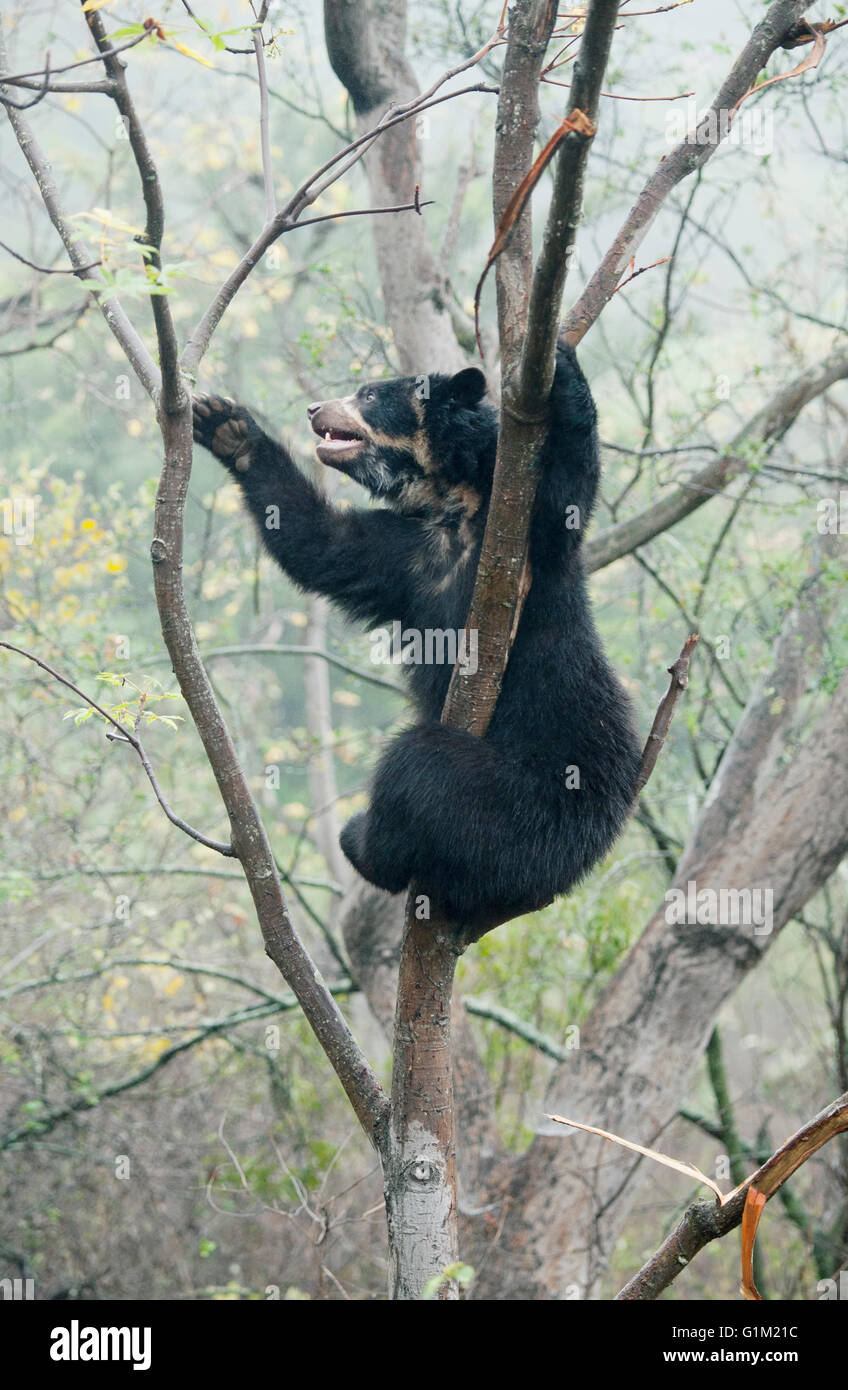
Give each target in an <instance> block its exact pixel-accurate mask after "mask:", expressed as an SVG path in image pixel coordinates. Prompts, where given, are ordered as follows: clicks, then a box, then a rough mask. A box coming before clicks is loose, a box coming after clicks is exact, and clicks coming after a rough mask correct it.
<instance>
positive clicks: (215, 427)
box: [194, 395, 421, 624]
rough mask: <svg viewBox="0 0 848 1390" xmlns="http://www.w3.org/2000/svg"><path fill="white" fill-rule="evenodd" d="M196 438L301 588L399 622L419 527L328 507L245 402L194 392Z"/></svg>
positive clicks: (353, 610) (352, 610)
mask: <svg viewBox="0 0 848 1390" xmlns="http://www.w3.org/2000/svg"><path fill="white" fill-rule="evenodd" d="M194 437H195V439H196V440H197V442H198V443H199V444H202V445H203V446H204V448H206V449H209V451H210V452H211V453H213V454H214V455H215V457H216V458H217V459H220V461H221V462H222V463H223V464H224V465H225V466H226V468H227V469H228V470H229V472H230V473H231V474H232V476H233V478H235V480H236V481H237V482H238V483H239V485H240V486H241V490H242V492H243V494H244V498H245V501H246V502H247V505H248V507H249V509H250V511H251V513H252V515H253V517H254V520H255V522H256V525H257V527H258V529H259V534H260V536H261V537H262V541H263V543H264V545H265V548H266V549H267V551H268V553H269V554H270V555H271V557H272V558H273V559H274V560H276V562H277V564H278V565H279V566H280V568H281V569H283V570H284V571H285V573H286V574H287V575H288V576H289V578H290V579H293V580H294V582H295V583H296V584H298V585H299V586H300V587H301V588H302V589H306V590H308V591H310V592H311V593H317V594H323V595H324V596H325V597H326V598H328V599H331V600H333V601H334V602H336V603H338V604H339V605H340V606H341V607H342V608H343V609H344V610H345V612H346V613H348V614H349V616H350V617H352V618H354V619H356V620H357V621H360V622H373V623H380V624H383V623H390V622H392V621H393V620H395V619H399V620H400V621H403V620H404V618H405V616H406V613H407V611H408V606H409V594H408V589H409V581H410V575H411V574H413V573H414V569H415V560H416V556H417V554H418V552H419V550H420V547H421V532H420V528H419V527H418V526H416V525H415V524H414V523H413V522H411V521H410V520H409V519H408V518H406V517H403V516H399V515H397V514H395V513H393V512H389V511H385V510H379V511H365V510H364V509H352V510H350V511H339V510H338V509H337V508H335V507H333V506H331V504H330V503H329V502H328V501H327V499H326V498H325V497H322V495H321V494H320V492H319V491H318V489H317V488H316V487H314V486H313V484H312V483H311V482H310V481H309V479H308V478H306V477H305V476H304V474H303V473H301V471H300V469H299V468H298V467H297V466H296V464H295V463H294V462H293V460H292V458H291V455H290V454H289V453H288V451H287V450H286V449H285V448H283V446H282V445H281V444H278V443H277V442H276V441H275V440H273V439H271V438H269V436H268V435H267V434H265V432H264V430H262V429H261V428H260V427H259V425H257V423H256V421H255V420H254V419H253V417H252V416H251V415H250V414H249V413H248V411H247V410H245V409H244V407H243V406H240V405H236V403H235V402H234V401H231V400H230V399H229V398H225V397H220V396H206V395H198V396H196V397H195V400H194Z"/></svg>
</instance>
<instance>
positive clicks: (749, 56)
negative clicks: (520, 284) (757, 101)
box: [560, 0, 811, 345]
mask: <svg viewBox="0 0 848 1390" xmlns="http://www.w3.org/2000/svg"><path fill="white" fill-rule="evenodd" d="M810 3H811V0H773V3H772V5H771V6H770V7H769V9H768V10H767V12H766V14H765V16H764V18H763V19H762V20H761V22H760V23H759V24H758V25H757V27H756V29H755V30H754V32H753V33H752V35H751V37H750V39H749V40H748V42H747V43H746V45H745V47H744V48H743V50H742V52H741V53H740V55H739V57H738V58H737V60H736V62H735V63H734V65H733V67H732V69H731V71H730V73H729V74H728V76H727V77H726V78H725V81H724V82H723V84H722V86H721V88H720V89H719V91H718V93H717V95H716V98H715V101H714V102H713V104H712V106H711V107H710V109H709V110H708V111H707V112H706V114H705V115H704V117H703V118H702V120H701V121H700V123H699V125H698V127H697V129H696V131H695V132H694V134H690V135H687V137H686V138H685V139H684V140H681V142H680V144H679V145H677V146H676V147H675V148H674V149H673V150H672V151H671V153H670V154H668V155H666V156H664V158H663V159H662V160H661V161H660V163H659V165H658V166H657V168H656V170H655V171H654V173H653V174H652V175H651V177H650V178H649V179H648V181H647V183H646V184H645V186H644V188H643V189H642V192H641V193H640V194H639V197H638V199H637V200H636V202H635V204H634V206H633V208H632V209H631V211H630V212H629V214H628V216H627V218H626V220H625V222H624V224H623V226H622V227H621V229H620V231H619V232H618V234H617V235H616V237H615V239H614V241H613V243H612V245H611V247H610V248H609V250H608V251H607V253H606V255H605V256H604V258H603V260H602V261H601V264H600V265H599V266H598V269H597V270H596V271H595V274H594V275H593V276H592V278H591V280H590V281H589V284H588V285H587V286H586V289H585V290H584V291H583V293H582V295H581V296H580V298H579V299H578V301H577V303H576V304H575V305H574V306H573V308H572V309H570V310H569V312H568V313H567V314H566V316H565V318H564V320H563V322H562V326H561V329H560V333H561V336H562V337H563V338H565V339H566V340H567V341H568V342H570V343H572V344H575V345H576V344H577V343H579V342H580V339H581V338H582V337H583V336H584V334H585V333H586V332H587V331H588V330H589V329H590V328H591V326H592V324H593V323H594V322H595V320H596V318H597V317H598V315H599V314H600V312H601V310H602V309H603V307H604V305H605V304H607V303H609V301H610V299H611V298H612V296H613V294H614V293H615V290H616V287H617V285H618V282H619V280H620V279H621V277H622V275H623V274H624V271H625V269H626V267H627V264H628V262H629V261H631V260H632V258H633V256H634V255H635V254H636V252H637V250H638V249H639V246H640V244H641V242H642V240H643V239H644V237H645V234H646V233H647V231H648V228H649V227H650V226H651V224H652V223H653V221H654V219H655V217H656V215H657V213H658V212H659V210H660V208H661V207H662V205H663V203H664V202H665V200H666V198H667V197H668V195H669V193H670V192H671V190H672V189H673V188H674V187H675V186H676V185H677V184H678V183H680V181H681V179H684V178H686V177H687V176H688V175H689V174H692V173H694V172H695V170H696V169H699V168H701V166H702V165H704V164H705V163H706V162H707V160H708V159H710V157H711V156H712V155H713V154H714V153H715V151H716V150H717V149H718V147H719V145H720V144H721V142H722V140H723V139H724V138H725V136H726V134H727V132H728V130H729V129H730V125H731V120H732V114H731V113H732V112H733V110H734V108H735V106H736V104H737V102H738V101H739V100H740V98H741V97H743V96H744V95H745V93H746V92H747V91H748V90H749V88H750V87H751V86H752V85H753V83H754V81H755V79H756V77H757V76H758V74H759V73H760V72H761V71H762V69H763V68H764V67H765V65H766V63H767V62H768V60H769V58H770V57H771V55H772V54H773V53H774V52H775V51H776V49H778V48H780V47H781V45H782V41H783V39H784V38H785V36H786V34H787V31H788V30H790V29H791V27H792V26H793V25H794V24H796V23H797V22H798V20H799V19H801V17H802V16H803V13H804V11H805V10H807V9H809V7H810Z"/></svg>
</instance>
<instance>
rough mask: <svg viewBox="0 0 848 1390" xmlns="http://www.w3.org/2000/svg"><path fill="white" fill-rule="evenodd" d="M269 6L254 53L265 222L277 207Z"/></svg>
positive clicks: (259, 21)
mask: <svg viewBox="0 0 848 1390" xmlns="http://www.w3.org/2000/svg"><path fill="white" fill-rule="evenodd" d="M267 12H268V6H267V5H263V6H262V12H261V17H260V18H258V19H257V22H256V24H255V25H254V26H253V30H252V34H253V51H254V53H255V54H256V73H257V76H258V78H259V141H260V145H261V148H262V179H263V183H264V185H265V221H266V222H270V221H271V220H272V218H273V216H274V213H275V211H276V207H277V200H276V198H275V197H274V170H273V166H272V164H271V132H270V127H269V122H268V76H267V73H266V71H265V40H264V39H263V37H262V24H263V22H264V16H265V15H266V14H267Z"/></svg>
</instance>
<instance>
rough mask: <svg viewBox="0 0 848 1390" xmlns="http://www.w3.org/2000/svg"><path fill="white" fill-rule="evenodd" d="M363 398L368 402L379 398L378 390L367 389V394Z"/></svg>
mask: <svg viewBox="0 0 848 1390" xmlns="http://www.w3.org/2000/svg"><path fill="white" fill-rule="evenodd" d="M363 399H364V400H365V401H366V402H367V401H376V399H377V392H376V391H366V392H365V396H364V398H363Z"/></svg>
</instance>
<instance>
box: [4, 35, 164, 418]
mask: <svg viewBox="0 0 848 1390" xmlns="http://www.w3.org/2000/svg"><path fill="white" fill-rule="evenodd" d="M5 62H6V51H5V45H4V43H3V40H2V35H0V65H4V64H5ZM7 115H8V118H9V122H10V124H11V126H12V129H13V130H14V132H15V136H16V138H17V141H18V144H19V146H20V148H21V153H22V154H23V156H24V158H25V159H26V161H27V164H28V165H29V167H30V169H31V170H32V173H33V175H34V177H35V181H36V183H37V184H38V188H39V192H40V193H41V197H42V199H43V201H44V206H45V208H46V209H47V212H48V215H49V217H50V220H51V222H52V223H53V226H54V227H55V228H56V231H57V232H58V233H59V236H60V237H61V239H62V242H63V244H64V247H65V250H66V251H67V253H68V259H69V260H70V262H71V265H72V266H73V267H74V270H75V271H76V272H77V273H78V276H79V279H80V280H83V281H85V282H86V283H89V284H91V286H92V287H93V288H97V287H100V292H99V293H98V294H97V307H98V308H99V310H100V312H101V314H102V315H103V317H104V318H105V320H106V322H107V324H108V325H109V328H110V330H111V332H112V333H113V334H114V336H115V338H116V339H117V340H118V342H119V343H120V345H121V347H122V348H123V350H124V352H125V353H126V356H127V360H128V361H129V363H130V365H131V367H132V368H133V370H134V372H135V374H136V376H137V377H138V379H139V381H140V382H141V384H142V385H143V386H144V388H145V390H146V391H147V392H148V393H149V394H151V395H152V394H153V393H154V391H155V390H156V389H157V387H158V385H159V382H160V374H159V369H158V367H157V366H156V363H155V362H154V361H153V358H152V357H151V355H150V353H149V352H148V350H147V348H146V347H145V345H144V343H143V341H142V339H141V337H140V336H139V334H138V332H137V331H136V329H135V328H134V326H133V324H132V323H131V322H130V320H129V319H128V318H127V315H126V314H125V312H124V310H123V309H122V307H121V305H120V303H119V301H118V299H117V297H116V296H115V295H107V294H105V293H103V290H104V289H105V287H104V286H103V282H102V280H100V279H99V277H98V276H97V275H95V273H94V271H93V270H90V269H86V266H90V265H91V264H92V263H93V261H94V257H93V256H92V254H91V251H90V249H89V248H88V246H87V245H86V244H85V242H84V240H83V239H82V237H81V236H80V235H79V234H78V233H77V232H76V231H74V230H72V228H71V225H70V221H69V219H68V216H67V214H66V212H65V210H64V207H63V206H62V201H61V198H60V196H59V190H58V188H57V185H56V181H55V179H54V178H53V174H52V172H51V169H50V165H49V164H48V162H47V160H46V159H45V157H44V155H43V154H42V152H41V149H40V147H39V145H38V142H37V141H36V139H35V136H34V134H33V132H32V129H31V128H30V125H29V123H28V121H27V120H26V118H25V117H24V116H22V115H21V113H20V112H19V111H13V110H10V109H8V108H7Z"/></svg>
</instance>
